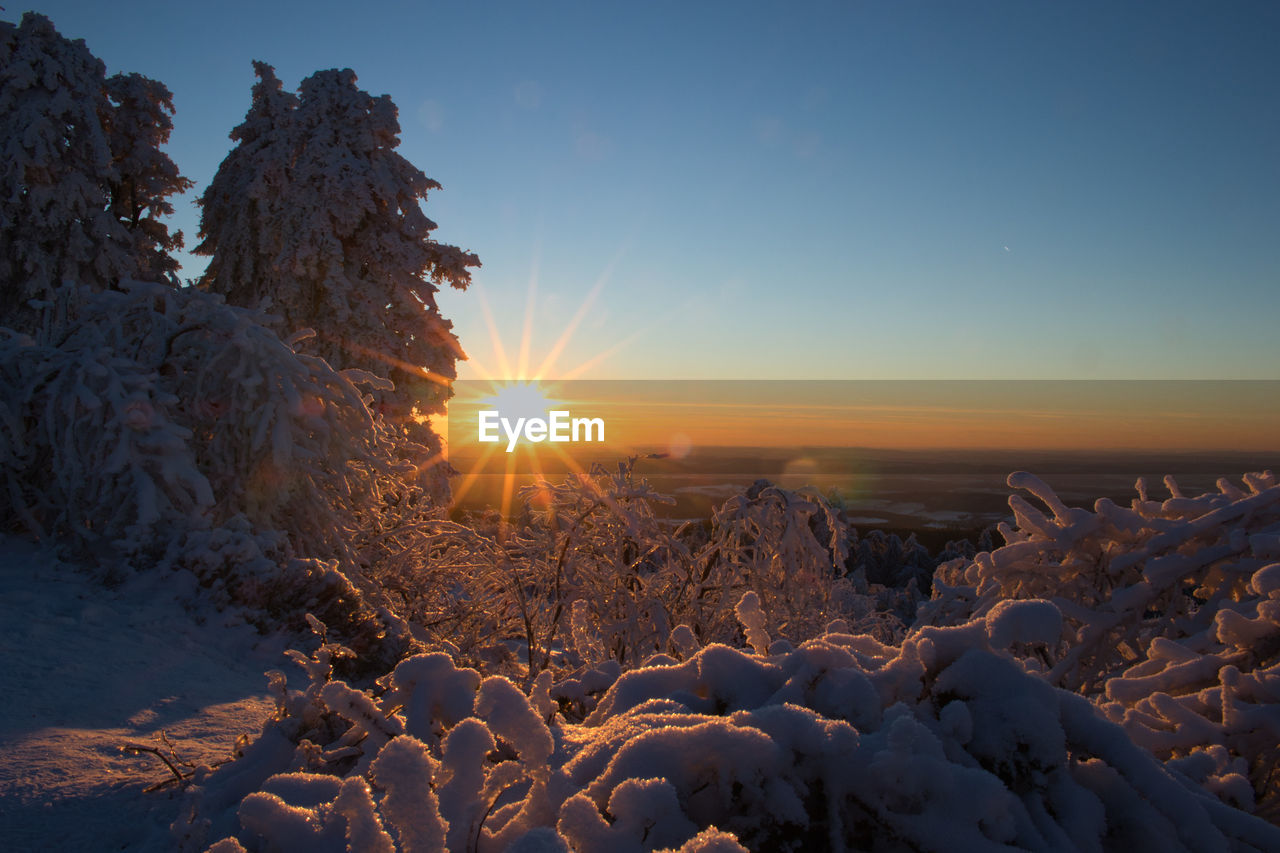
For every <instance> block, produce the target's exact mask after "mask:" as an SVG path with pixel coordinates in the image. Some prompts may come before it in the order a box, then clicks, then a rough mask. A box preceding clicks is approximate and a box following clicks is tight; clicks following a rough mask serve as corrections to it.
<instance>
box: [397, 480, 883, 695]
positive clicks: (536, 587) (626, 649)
mask: <svg viewBox="0 0 1280 853" xmlns="http://www.w3.org/2000/svg"><path fill="white" fill-rule="evenodd" d="M522 497H523V499H524V501H525V505H526V514H525V516H524V518H523V520H522V522H521V523H519V524H512V523H509V522H506V521H504V520H499V519H490V520H488V521H484V520H482V521H481V522H478V523H476V524H473V525H472V526H470V527H468V526H465V525H461V524H458V523H455V522H451V521H446V520H443V519H427V520H423V521H421V522H417V523H413V524H405V525H400V526H394V525H393V526H392V527H391V528H390V529H389V532H388V533H387V534H386V536H385V541H387V542H388V543H389V544H388V546H387V550H388V554H389V556H388V558H387V559H385V560H384V561H383V562H382V563H380V564H379V566H378V568H377V572H378V581H379V584H380V585H381V586H382V587H383V588H384V589H386V590H388V591H389V593H388V594H389V596H390V597H391V598H393V599H394V600H396V601H397V607H398V609H400V610H401V611H402V612H403V613H404V615H405V616H406V618H408V619H410V621H412V622H416V623H417V624H418V625H419V626H420V629H419V630H420V633H421V634H422V635H423V638H424V641H425V642H427V644H428V645H429V646H431V647H433V648H440V649H444V650H447V651H450V652H451V653H453V654H457V655H460V656H461V658H462V659H464V660H466V661H467V662H468V663H471V664H474V665H478V666H485V668H486V669H490V670H493V669H494V666H495V665H497V664H499V663H500V662H501V661H500V659H501V657H503V653H504V652H506V654H508V655H509V652H507V651H506V649H505V648H504V647H503V646H500V645H498V644H499V643H501V642H505V641H509V642H510V645H511V646H512V647H513V648H514V649H517V650H518V654H519V660H518V661H517V662H516V663H518V664H521V665H522V667H521V668H522V669H523V673H521V675H522V677H523V678H524V680H525V681H526V683H527V682H530V681H531V680H532V679H533V678H534V677H535V676H536V675H537V673H538V672H539V671H541V670H544V669H547V668H552V669H554V670H555V671H556V674H557V677H558V678H561V679H563V678H565V677H566V673H570V672H578V673H579V674H581V675H582V676H583V677H584V678H586V679H587V680H588V681H590V682H591V683H592V684H596V685H599V684H600V680H601V679H600V677H598V675H590V674H589V673H590V672H592V671H594V670H598V669H599V668H600V666H601V665H603V664H607V663H608V662H610V661H612V662H613V663H614V664H616V665H617V666H621V667H632V666H637V665H640V664H641V663H643V662H644V661H646V660H648V659H649V658H650V657H651V656H653V655H659V654H668V653H677V654H678V653H679V648H678V647H677V646H676V645H673V643H672V642H671V638H672V632H673V630H674V629H675V628H677V626H680V625H684V626H686V628H685V630H686V631H688V632H690V633H689V636H690V637H691V638H695V640H696V642H695V645H697V644H699V643H707V642H730V643H737V642H739V640H740V639H741V637H742V636H743V634H742V628H741V627H740V619H739V618H738V617H737V615H736V614H735V608H736V606H737V605H738V603H739V601H740V600H741V598H742V595H743V593H744V592H748V591H752V592H754V593H755V594H756V596H757V598H758V601H759V603H760V614H761V618H762V619H763V623H762V625H761V627H762V628H764V630H765V631H767V632H775V633H780V634H784V635H789V636H790V637H794V638H797V639H802V638H804V637H806V636H810V635H812V634H813V633H815V632H818V631H820V630H821V628H822V626H823V625H825V624H826V623H827V622H829V621H830V620H831V619H834V618H843V619H847V620H851V621H852V622H855V623H858V624H862V623H864V622H865V623H873V622H874V623H879V622H882V621H884V619H882V618H881V617H878V616H876V615H874V610H875V604H876V602H875V599H873V598H871V597H869V596H867V595H865V594H862V593H859V592H858V591H857V586H856V581H857V579H856V578H853V579H850V578H847V577H844V576H843V574H842V573H843V571H844V558H845V557H846V556H847V551H846V549H845V540H844V538H843V537H844V527H843V526H842V525H841V524H839V521H838V519H837V518H836V516H835V513H834V512H833V511H832V510H831V508H830V506H829V505H828V504H826V502H825V500H824V499H823V498H821V497H820V496H816V495H808V494H800V493H795V492H789V491H786V490H783V489H779V488H776V487H774V486H771V485H768V484H766V483H760V484H757V485H756V486H755V487H753V489H752V491H751V492H750V493H749V494H748V495H747V496H743V497H741V498H740V499H734V500H732V501H730V502H729V503H728V504H726V506H725V507H724V508H722V509H721V511H720V512H719V513H718V514H717V516H716V518H715V519H714V520H713V522H712V524H711V525H710V528H709V534H708V533H706V532H705V531H703V530H702V529H701V528H696V527H694V526H693V525H688V524H686V525H682V526H679V527H675V526H673V525H671V524H670V523H668V522H667V521H665V520H663V519H661V518H659V517H658V516H657V514H656V513H655V511H654V505H655V504H658V503H665V502H669V501H670V499H669V498H667V497H665V496H663V495H660V494H658V493H656V492H655V491H654V490H653V489H652V488H651V487H650V485H649V484H648V482H647V481H646V480H644V479H643V478H641V477H639V476H638V475H637V474H636V472H635V460H628V461H625V462H622V463H620V464H619V465H618V466H617V467H616V468H615V469H613V470H609V469H605V468H604V467H603V466H596V467H595V468H594V469H593V470H592V471H591V472H590V474H588V475H572V476H570V477H568V478H567V479H566V480H565V481H564V482H562V483H559V484H550V483H542V484H539V485H537V486H533V487H530V488H528V489H526V490H525V491H524V492H523V494H522ZM695 534H696V535H695ZM392 552H393V553H392ZM889 633H892V632H889ZM682 636H683V635H682ZM784 642H785V641H784ZM607 669H608V667H606V668H605V670H601V672H603V671H606V670H607ZM497 671H504V672H507V673H508V674H512V675H516V674H517V673H516V669H515V667H509V668H507V669H505V670H504V669H502V668H501V667H500V666H499V667H497ZM600 689H602V688H600ZM559 698H561V699H563V700H564V701H572V702H579V703H581V702H586V704H587V705H589V704H590V702H589V701H587V700H586V698H585V696H582V695H578V694H576V693H572V694H564V695H562V696H561V697H559ZM583 707H586V705H584V706H583Z"/></svg>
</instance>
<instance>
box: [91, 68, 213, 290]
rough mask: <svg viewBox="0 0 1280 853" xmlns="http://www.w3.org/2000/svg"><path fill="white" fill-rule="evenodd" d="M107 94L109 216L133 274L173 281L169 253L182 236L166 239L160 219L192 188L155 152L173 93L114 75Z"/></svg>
mask: <svg viewBox="0 0 1280 853" xmlns="http://www.w3.org/2000/svg"><path fill="white" fill-rule="evenodd" d="M106 92H107V97H108V98H109V99H110V107H109V109H108V110H107V112H106V115H105V116H104V122H103V123H104V124H105V125H106V127H107V136H108V140H109V141H110V144H111V156H112V165H113V167H114V169H115V175H114V178H113V180H112V182H111V185H110V197H111V212H112V214H113V215H114V216H115V218H116V220H117V221H119V222H120V223H121V224H122V225H123V226H124V227H125V229H126V230H127V231H128V232H129V234H130V236H131V237H132V243H133V245H132V251H133V255H134V257H135V258H136V259H137V263H138V270H137V272H136V276H137V277H138V278H140V279H142V280H144V281H163V280H166V279H173V278H174V277H175V275H176V273H177V269H178V262H177V261H176V260H174V259H173V257H172V256H171V255H170V254H169V253H170V252H172V251H173V250H174V249H181V248H182V242H183V241H182V232H181V231H178V232H175V233H174V234H172V235H171V234H170V233H169V229H168V226H166V225H165V224H164V223H163V222H161V221H160V219H159V217H161V216H168V215H170V214H172V213H173V205H172V204H171V203H170V202H169V200H168V199H169V196H171V195H175V194H179V193H183V192H186V191H187V190H189V189H191V187H192V186H193V185H194V184H193V182H192V181H191V180H189V179H187V178H184V177H183V176H182V175H181V174H179V173H178V167H177V166H176V165H174V163H173V161H172V160H170V159H169V156H168V155H167V154H165V153H164V152H163V151H161V150H160V146H162V145H164V144H165V143H166V142H168V141H169V134H170V132H172V130H173V121H172V119H170V118H169V116H170V115H171V114H172V113H173V95H172V94H171V93H170V92H169V89H168V88H167V87H166V86H165V85H164V84H163V83H160V82H159V81H156V80H152V79H150V78H147V77H143V76H142V75H141V74H116V75H115V76H114V77H111V78H110V79H108V80H107V83H106Z"/></svg>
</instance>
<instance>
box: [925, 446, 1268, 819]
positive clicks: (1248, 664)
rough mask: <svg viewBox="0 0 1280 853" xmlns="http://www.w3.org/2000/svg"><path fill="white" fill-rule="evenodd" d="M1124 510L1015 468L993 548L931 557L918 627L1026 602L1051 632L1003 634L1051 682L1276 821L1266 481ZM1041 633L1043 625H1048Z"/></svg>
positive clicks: (1225, 485) (1141, 499)
mask: <svg viewBox="0 0 1280 853" xmlns="http://www.w3.org/2000/svg"><path fill="white" fill-rule="evenodd" d="M1165 484H1166V487H1167V488H1168V491H1169V498H1167V499H1166V500H1163V501H1161V500H1155V499H1153V498H1152V497H1151V496H1150V493H1149V491H1148V489H1147V486H1146V484H1145V483H1144V482H1142V481H1139V482H1138V484H1137V491H1138V495H1137V497H1136V498H1135V499H1134V501H1133V502H1132V504H1131V506H1129V507H1120V506H1117V505H1116V504H1114V503H1113V502H1112V501H1110V500H1108V499H1106V498H1103V499H1101V500H1099V501H1098V502H1097V503H1096V504H1095V506H1094V509H1093V511H1092V512H1091V511H1089V510H1086V509H1080V508H1070V507H1067V506H1065V505H1064V504H1063V503H1062V501H1061V500H1059V499H1058V497H1057V496H1056V495H1055V494H1054V492H1053V491H1052V490H1051V489H1050V488H1049V487H1048V486H1047V485H1046V484H1044V483H1043V482H1041V481H1040V480H1038V479H1036V478H1035V477H1032V476H1031V475H1029V474H1023V473H1018V474H1013V475H1010V477H1009V485H1010V486H1012V487H1015V488H1019V489H1024V490H1026V491H1028V492H1030V493H1031V494H1032V495H1034V496H1035V497H1036V498H1038V499H1039V500H1040V501H1041V502H1042V503H1043V504H1044V506H1045V507H1046V510H1047V512H1045V511H1041V510H1039V509H1036V508H1035V507H1033V506H1032V505H1031V504H1029V503H1028V502H1027V501H1025V500H1024V499H1023V498H1021V497H1020V496H1018V495H1014V496H1012V497H1011V498H1010V505H1011V507H1012V508H1013V510H1014V513H1015V518H1016V522H1017V524H1016V527H1008V526H1005V527H1004V528H1003V530H1002V532H1003V534H1004V536H1005V538H1006V540H1007V543H1008V544H1006V545H1005V546H1004V547H1002V548H997V549H995V550H992V551H990V552H986V553H980V554H978V555H977V556H976V557H975V558H974V559H973V560H971V561H964V560H960V561H956V562H953V563H951V564H949V565H947V566H945V567H943V568H940V569H939V571H938V573H937V575H936V576H935V578H934V598H933V600H931V601H930V602H928V603H927V604H925V605H924V606H923V607H922V608H921V612H920V616H921V620H922V621H923V622H929V623H933V624H939V625H942V624H956V623H959V622H963V621H965V620H968V619H972V618H985V619H987V620H988V621H990V620H991V619H992V618H993V616H995V615H998V612H999V610H1000V608H1002V607H1006V606H1007V605H1008V604H1009V603H1010V602H1011V600H1014V599H1025V598H1037V599H1044V600H1047V601H1048V602H1051V603H1052V606H1053V607H1054V608H1055V610H1056V611H1057V612H1058V613H1060V614H1061V621H1062V626H1063V628H1064V629H1065V630H1063V631H1062V632H1061V633H1058V632H1056V631H1049V632H1046V633H1045V634H1043V635H1042V636H1040V637H1038V638H1036V641H1035V642H1032V643H1015V644H1013V645H1012V646H1011V647H1012V648H1014V650H1015V651H1017V652H1018V654H1019V656H1020V657H1022V658H1023V660H1024V662H1025V663H1026V665H1027V666H1029V667H1030V668H1032V669H1035V670H1037V671H1040V672H1042V673H1043V676H1044V677H1045V678H1046V680H1048V681H1049V682H1050V683H1052V684H1056V685H1060V686H1063V687H1067V688H1069V689H1072V690H1076V691H1078V692H1080V693H1082V694H1084V695H1085V696H1088V697H1090V698H1091V699H1093V700H1095V701H1096V702H1097V703H1098V704H1099V705H1100V707H1101V708H1102V710H1103V711H1104V712H1105V714H1106V715H1107V716H1108V717H1109V718H1110V719H1112V720H1114V721H1116V722H1117V723H1120V724H1122V725H1123V726H1124V728H1125V730H1126V732H1128V733H1129V735H1130V736H1131V737H1132V738H1133V740H1134V742H1135V743H1136V744H1138V745H1140V746H1142V747H1143V748H1145V749H1147V750H1149V751H1150V752H1151V753H1153V754H1155V755H1156V756H1159V757H1160V758H1163V759H1169V760H1170V763H1171V764H1172V765H1176V766H1178V767H1179V768H1180V769H1181V772H1183V773H1184V774H1185V775H1186V776H1188V777H1190V778H1192V779H1194V780H1195V781H1196V782H1197V783H1200V784H1202V785H1204V786H1205V787H1206V788H1208V789H1210V790H1212V791H1215V792H1216V793H1218V794H1220V795H1221V796H1222V797H1223V798H1224V799H1226V800H1228V801H1229V802H1233V803H1236V804H1238V805H1240V806H1242V807H1245V808H1248V809H1253V808H1255V807H1256V808H1258V809H1259V811H1260V813H1264V814H1267V815H1269V816H1271V818H1272V819H1273V820H1274V819H1280V750H1278V749H1277V747H1276V744H1277V743H1280V692H1277V689H1276V686H1275V685H1276V684H1277V682H1280V603H1277V600H1278V599H1280V591H1278V589H1277V586H1278V585H1277V583H1276V581H1275V579H1276V578H1277V577H1280V573H1278V569H1277V562H1276V561H1277V559H1278V558H1280V484H1278V483H1277V480H1276V477H1275V476H1274V475H1273V474H1272V473H1271V472H1269V471H1268V472H1265V473H1261V474H1248V475H1246V476H1245V477H1244V478H1243V480H1242V483H1241V485H1240V486H1237V485H1234V484H1232V483H1230V482H1229V481H1227V480H1226V479H1223V480H1220V481H1219V482H1218V491H1217V492H1210V493H1207V494H1203V495H1199V496H1188V495H1185V494H1183V493H1182V490H1181V489H1180V488H1179V487H1178V484H1177V483H1176V482H1175V481H1174V480H1173V478H1171V477H1170V478H1166V479H1165ZM1051 634H1052V636H1051Z"/></svg>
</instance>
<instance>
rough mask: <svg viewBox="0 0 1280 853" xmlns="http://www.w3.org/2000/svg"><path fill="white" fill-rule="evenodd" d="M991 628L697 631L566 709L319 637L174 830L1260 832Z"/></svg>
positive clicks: (1075, 841)
mask: <svg viewBox="0 0 1280 853" xmlns="http://www.w3.org/2000/svg"><path fill="white" fill-rule="evenodd" d="M1047 607H1049V605H1046V604H1044V603H1043V602H1040V603H1031V605H1030V606H1029V608H1028V607H1021V606H1019V607H1015V608H1012V609H1010V610H1008V611H1007V612H1006V613H1004V615H1003V616H1002V617H999V618H997V619H996V620H995V621H996V622H998V623H999V625H998V631H997V632H996V633H997V634H999V635H1000V638H1001V642H1008V643H1017V642H1037V641H1040V640H1042V639H1043V638H1044V637H1045V636H1046V632H1045V631H1044V630H1043V629H1040V628H1038V627H1036V620H1035V619H1034V618H1033V617H1034V616H1035V615H1036V614H1040V615H1044V614H1043V613H1041V611H1045V610H1046V608H1047ZM1028 625H1030V626H1031V627H1030V628H1027V626H1028ZM989 628H990V626H989V625H988V624H987V621H985V620H974V621H972V622H970V623H968V624H965V625H960V626H955V627H947V628H936V627H926V628H923V629H921V630H920V631H918V632H916V633H915V635H914V636H913V637H911V638H909V639H908V640H907V641H905V642H904V643H903V644H902V645H901V646H898V647H894V646H886V645H883V644H881V643H879V642H878V641H876V640H874V639H873V638H871V637H869V636H866V635H851V634H847V633H838V632H834V633H830V632H829V633H825V634H822V635H821V636H818V637H815V638H813V639H811V640H809V641H807V642H805V643H802V644H801V645H800V646H799V647H798V648H794V649H789V650H787V651H784V652H779V653H775V654H770V655H759V654H749V653H745V652H743V651H739V650H736V649H732V648H728V647H726V646H723V645H710V646H706V647H704V648H702V649H700V650H698V651H696V652H695V653H694V654H692V655H691V656H690V657H689V658H688V659H687V660H685V661H683V662H679V663H677V662H675V661H674V660H669V659H668V660H667V661H665V662H654V663H651V664H650V665H648V666H643V667H639V668H636V669H633V670H631V671H629V672H627V673H624V674H623V675H622V676H621V677H620V678H618V679H617V680H616V681H615V683H614V684H613V685H612V686H611V687H610V688H609V689H608V690H607V691H606V692H605V694H604V696H603V698H602V699H601V701H600V702H599V704H598V706H597V707H596V709H595V711H594V712H593V713H592V714H591V715H590V716H589V717H588V718H587V719H586V720H584V721H582V722H574V721H571V720H568V719H565V718H564V717H563V716H560V715H558V714H553V715H551V716H550V717H549V718H548V716H547V715H546V713H545V712H546V705H545V695H543V696H541V698H540V688H539V687H538V686H536V685H535V688H534V690H533V692H532V694H526V692H525V691H522V690H521V689H519V688H518V687H516V686H515V685H514V684H513V683H511V682H510V681H507V680H506V679H504V678H502V677H497V676H493V677H489V678H483V677H482V676H481V675H480V674H479V673H477V672H475V671H474V670H469V669H466V668H457V667H455V666H454V664H453V663H452V662H451V660H450V659H449V658H448V657H447V656H446V655H443V654H439V653H437V654H433V655H421V656H417V657H413V658H409V659H407V660H405V661H403V662H401V663H400V664H399V665H398V666H397V668H396V669H395V670H394V671H393V672H392V673H390V674H388V675H387V676H386V677H384V678H383V679H380V681H379V685H378V688H377V689H375V690H374V691H372V692H366V691H361V690H357V689H355V688H354V687H351V686H350V685H347V684H344V683H342V682H338V681H327V680H325V679H326V678H327V672H326V669H325V668H326V665H327V664H326V662H325V661H323V660H320V659H317V660H316V662H315V665H314V672H313V682H312V684H311V686H310V687H308V688H307V689H306V690H303V691H292V692H289V691H285V692H282V693H281V696H282V699H281V709H282V713H281V716H280V718H279V719H277V720H276V721H273V722H271V723H269V724H268V725H267V727H266V728H265V730H264V732H263V734H262V736H261V737H260V738H259V739H258V740H257V741H256V742H254V743H253V744H251V745H249V746H247V747H246V748H245V750H244V754H243V757H242V758H240V759H239V760H238V761H236V762H233V763H232V764H229V765H227V766H225V767H223V768H220V769H219V770H217V771H216V772H214V773H212V774H210V775H207V776H204V777H203V778H202V780H201V785H200V787H199V788H197V789H196V790H194V791H192V792H191V793H190V794H189V797H190V804H191V808H192V809H193V816H192V817H188V818H187V819H184V820H183V821H180V822H179V823H178V824H176V825H175V831H176V832H178V833H179V834H180V835H184V834H185V835H186V836H187V837H188V838H189V839H190V841H191V842H193V843H194V845H195V846H196V847H198V846H199V845H200V844H203V843H207V841H208V840H211V839H212V838H217V837H218V836H220V835H225V834H234V836H235V838H234V839H233V840H224V841H222V842H220V843H221V844H222V845H223V847H222V848H217V849H236V847H233V846H231V845H232V844H234V845H237V846H239V847H243V848H244V849H248V850H267V849H292V848H293V847H297V848H298V849H309V850H318V851H326V850H334V851H341V850H357V849H366V848H364V847H362V845H368V844H374V845H376V846H375V847H374V848H368V849H387V850H392V849H396V847H395V845H397V844H398V845H399V849H423V848H421V847H418V846H416V845H419V844H422V845H433V846H434V849H439V846H440V843H441V838H443V839H444V847H445V849H449V850H454V851H457V850H477V851H500V850H505V849H564V850H574V851H597V850H599V851H609V853H613V851H631V850H634V851H649V850H658V849H679V848H681V846H682V845H687V844H689V843H691V841H692V839H695V838H699V837H702V838H706V837H707V836H705V835H701V834H702V833H708V832H711V831H712V829H713V828H714V829H715V833H717V835H716V838H717V839H718V843H721V844H727V843H729V842H730V839H732V841H733V843H739V844H741V845H743V846H744V847H746V848H747V849H771V850H773V849H777V850H812V849H828V850H852V849H866V848H875V849H887V850H955V849H966V850H980V849H992V850H995V849H1007V848H1008V847H1010V846H1012V847H1015V848H1018V849H1032V850H1091V849H1092V850H1102V849H1124V848H1138V849H1157V848H1158V849H1162V850H1218V849H1220V850H1227V849H1240V850H1250V849H1252V850H1267V849H1275V848H1276V846H1277V845H1280V829H1277V828H1276V827H1274V826H1269V825H1268V824H1266V823H1265V822H1263V821H1261V820H1259V819H1257V818H1255V817H1253V816H1250V815H1248V814H1246V813H1245V812H1243V811H1240V810H1238V809H1236V808H1233V807H1231V806H1229V805H1226V804H1224V803H1222V802H1221V801H1220V800H1218V799H1217V798H1216V797H1215V796H1213V795H1212V794H1210V793H1208V792H1205V791H1202V790H1200V789H1198V788H1197V787H1196V786H1195V785H1192V784H1189V782H1188V780H1187V776H1186V772H1185V771H1186V770H1187V769H1188V768H1187V766H1186V764H1185V763H1178V762H1169V763H1167V764H1162V763H1161V762H1160V761H1159V760H1158V759H1157V758H1155V757H1153V756H1152V755H1151V754H1150V753H1148V752H1147V751H1145V750H1143V749H1142V748H1141V747H1140V746H1139V745H1137V744H1135V743H1133V742H1132V741H1131V740H1130V739H1129V737H1128V736H1127V734H1126V732H1125V729H1124V728H1123V727H1121V726H1120V725H1117V724H1115V723H1113V722H1110V721H1108V720H1107V719H1106V718H1105V717H1104V716H1103V715H1102V713H1100V711H1099V710H1098V709H1097V708H1096V707H1095V706H1094V705H1092V704H1091V703H1090V702H1088V701H1087V700H1085V699H1083V698H1081V697H1079V696H1077V695H1075V694H1072V693H1070V692H1068V691H1066V690H1063V689H1061V688H1057V687H1054V686H1052V685H1050V684H1048V683H1047V682H1046V681H1045V680H1044V679H1043V678H1042V677H1041V676H1039V675H1037V674H1035V673H1032V672H1028V671H1027V670H1026V668H1025V667H1024V666H1022V665H1021V663H1020V662H1019V660H1018V659H1017V658H1016V657H1014V656H1012V655H1011V654H1010V653H1008V652H1006V651H1003V650H1001V649H1000V648H998V647H997V646H994V645H993V644H992V642H991V634H992V632H991V630H989ZM1024 629H1026V630H1024ZM278 689H282V688H278ZM304 731H305V732H306V736H305V737H304V736H300V735H301V733H303V732H304ZM312 737H315V738H316V740H311V739H310V738H312ZM290 744H296V745H294V746H292V747H291V746H290ZM409 804H413V807H412V808H410V807H409ZM193 826H206V827H208V828H209V830H210V831H209V832H208V834H207V835H205V836H204V837H203V838H199V837H194V836H193V834H192V832H191V829H192V827H193ZM513 845H514V846H513ZM686 849H689V848H686ZM695 849H696V848H695Z"/></svg>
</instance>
